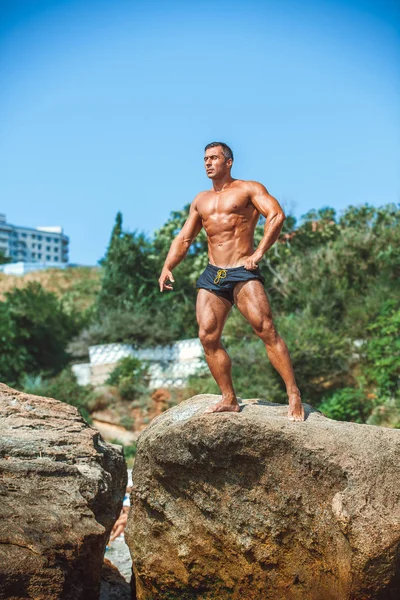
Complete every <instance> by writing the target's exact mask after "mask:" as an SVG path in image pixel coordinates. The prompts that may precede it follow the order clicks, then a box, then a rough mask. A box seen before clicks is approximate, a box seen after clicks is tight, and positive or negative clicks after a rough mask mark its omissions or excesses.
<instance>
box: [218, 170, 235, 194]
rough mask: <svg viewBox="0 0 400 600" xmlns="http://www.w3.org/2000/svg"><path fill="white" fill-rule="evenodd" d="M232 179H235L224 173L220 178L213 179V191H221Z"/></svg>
mask: <svg viewBox="0 0 400 600" xmlns="http://www.w3.org/2000/svg"><path fill="white" fill-rule="evenodd" d="M232 181H235V180H234V179H233V177H231V175H230V174H229V175H224V177H221V178H220V179H213V188H214V192H222V191H223V190H225V189H226V188H228V187H229V186H230V184H231V183H232Z"/></svg>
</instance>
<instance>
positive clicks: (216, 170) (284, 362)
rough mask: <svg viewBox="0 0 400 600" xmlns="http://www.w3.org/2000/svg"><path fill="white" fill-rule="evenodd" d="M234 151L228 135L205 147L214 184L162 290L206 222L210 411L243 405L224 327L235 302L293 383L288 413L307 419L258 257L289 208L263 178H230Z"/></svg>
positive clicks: (202, 310)
mask: <svg viewBox="0 0 400 600" xmlns="http://www.w3.org/2000/svg"><path fill="white" fill-rule="evenodd" d="M232 163H233V154H232V150H231V149H230V148H229V146H227V145H226V144H224V143H222V142H213V143H211V144H208V145H207V146H206V148H205V156H204V164H205V169H206V173H207V177H209V178H210V179H211V180H212V182H213V188H212V189H211V190H207V191H205V192H200V194H198V195H197V196H196V198H195V199H194V201H193V202H192V205H191V207H190V212H189V217H188V219H187V221H186V223H185V224H184V226H183V228H182V230H181V231H180V233H179V234H178V235H177V236H176V238H175V239H174V241H173V242H172V244H171V248H170V250H169V252H168V255H167V258H166V260H165V263H164V267H163V269H162V272H161V275H160V278H159V284H160V291H161V292H163V291H164V290H172V289H173V287H172V285H171V283H169V282H172V283H173V282H174V278H173V275H172V270H173V269H174V268H175V267H176V266H177V265H178V264H179V263H180V262H181V261H182V260H183V259H184V258H185V256H186V254H187V251H188V250H189V247H190V245H191V243H192V242H193V240H194V239H195V237H196V236H197V235H198V233H199V232H200V230H201V228H202V227H204V229H205V231H206V234H207V240H208V257H209V261H210V262H209V264H208V266H207V268H206V270H205V271H204V273H202V275H201V276H200V278H199V279H198V280H197V284H196V286H197V288H198V289H199V291H198V296H197V305H196V316H197V322H198V324H199V337H200V341H201V343H202V345H203V348H204V352H205V355H206V360H207V364H208V366H209V369H210V371H211V373H212V375H213V377H214V379H215V381H216V382H217V385H218V387H219V389H220V390H221V394H222V400H221V401H220V402H218V403H217V404H215V405H214V406H212V407H210V408H208V409H206V411H205V412H226V411H228V412H239V410H240V408H239V404H238V401H237V399H236V394H235V390H234V388H233V383H232V376H231V360H230V358H229V356H228V354H227V352H226V350H225V349H224V347H223V346H222V343H221V335H222V330H223V327H224V324H225V321H226V319H227V316H228V314H229V311H230V309H231V307H232V305H233V304H236V306H237V308H238V309H239V311H240V312H241V313H242V315H243V316H244V317H245V319H247V321H248V322H249V323H250V325H251V326H252V328H253V330H254V331H255V333H256V334H257V335H258V336H259V337H260V338H261V339H262V341H263V342H264V344H265V347H266V350H267V354H268V358H269V360H270V361H271V363H272V365H273V366H274V367H275V369H276V370H277V371H278V373H279V374H280V376H281V377H282V379H283V381H284V382H285V385H286V390H287V394H288V399H289V410H288V418H289V420H291V421H304V409H303V405H302V403H301V397H300V391H299V388H298V387H297V384H296V379H295V376H294V372H293V368H292V364H291V361H290V356H289V351H288V349H287V346H286V344H285V342H284V341H283V339H282V338H281V337H280V336H279V334H278V332H277V330H276V329H275V325H274V322H273V320H272V312H271V307H270V304H269V301H268V298H267V295H266V293H265V290H264V287H263V281H264V278H263V276H262V275H261V273H260V271H259V268H258V262H259V261H260V260H261V258H262V256H263V255H264V254H265V252H267V250H269V248H271V246H272V245H273V244H274V242H275V241H276V240H277V239H278V237H279V233H280V231H281V228H282V224H283V221H284V220H285V215H284V213H283V210H282V208H281V207H280V205H279V203H278V201H277V200H276V199H275V198H274V197H273V196H271V195H270V194H269V193H268V192H267V190H266V189H265V187H264V186H263V185H262V184H261V183H257V182H256V181H242V180H241V179H233V178H232V177H231V168H232ZM260 214H262V215H263V216H264V217H265V219H266V221H265V227H264V235H263V237H262V240H261V242H260V243H259V245H258V247H257V248H256V250H254V230H255V227H256V225H257V222H258V219H259V216H260Z"/></svg>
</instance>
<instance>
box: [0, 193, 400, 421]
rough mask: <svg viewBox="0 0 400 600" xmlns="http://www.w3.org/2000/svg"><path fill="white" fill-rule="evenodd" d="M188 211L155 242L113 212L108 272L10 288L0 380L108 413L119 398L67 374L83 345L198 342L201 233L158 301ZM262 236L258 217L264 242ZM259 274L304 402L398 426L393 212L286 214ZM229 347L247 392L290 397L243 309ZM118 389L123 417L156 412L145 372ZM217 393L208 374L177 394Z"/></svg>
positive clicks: (121, 377) (240, 387)
mask: <svg viewBox="0 0 400 600" xmlns="http://www.w3.org/2000/svg"><path fill="white" fill-rule="evenodd" d="M187 214H188V207H185V208H184V209H183V210H181V211H177V212H173V213H172V214H171V216H170V218H169V219H168V221H167V222H166V223H165V224H164V226H163V227H162V228H161V229H160V230H158V231H156V232H155V234H154V236H153V237H151V238H149V237H146V236H145V235H144V234H143V233H140V232H133V233H131V232H128V231H126V230H124V228H123V222H122V215H121V214H120V213H118V215H117V218H116V221H115V225H114V227H113V230H112V234H111V239H110V244H109V247H108V250H107V253H106V256H105V258H104V260H103V261H102V268H101V270H99V269H92V270H91V269H80V270H79V269H70V270H67V271H60V272H57V271H48V272H46V273H38V274H35V275H29V276H26V277H25V278H23V279H22V280H20V279H18V278H16V279H15V278H14V281H15V283H16V284H17V285H18V286H19V287H17V288H16V287H12V285H10V282H11V280H8V283H7V285H9V286H10V287H9V288H8V289H9V291H8V292H7V291H6V290H5V289H4V288H3V293H4V300H3V301H2V302H0V340H1V342H2V353H1V354H0V379H2V380H3V381H5V382H6V383H14V384H15V385H17V386H19V387H22V388H24V389H26V390H27V391H31V392H32V393H39V394H42V395H52V396H54V397H57V398H59V399H62V400H63V399H64V400H65V401H68V402H72V403H75V404H76V405H78V406H79V407H80V408H81V410H83V411H84V410H89V411H90V410H96V409H99V407H101V408H102V409H104V408H106V407H107V406H109V404H110V403H111V404H112V402H113V400H112V397H113V394H111V396H110V394H109V395H108V396H107V392H104V391H101V392H99V391H98V390H92V389H90V388H87V389H83V388H79V386H77V384H76V381H75V380H74V378H73V376H72V374H71V372H70V371H69V369H68V366H69V363H71V362H76V361H80V360H83V361H85V360H87V350H88V346H89V345H91V344H102V343H113V342H123V343H129V344H133V345H135V346H136V347H141V346H151V345H154V344H164V343H169V342H171V341H173V340H178V339H185V338H190V337H193V336H196V335H197V324H196V318H195V303H196V287H195V283H196V279H197V278H198V277H199V275H200V273H201V272H202V270H203V269H204V268H205V266H206V264H207V261H208V258H207V244H206V238H205V234H204V232H201V233H200V234H199V236H198V237H197V238H196V240H195V242H194V243H193V244H192V246H191V248H190V249H189V252H188V254H187V256H186V258H185V260H184V261H183V262H182V263H181V264H180V265H179V266H178V267H177V268H176V269H175V270H174V277H175V284H174V291H173V292H170V293H163V294H160V292H159V288H158V284H157V280H158V276H159V273H160V271H161V268H162V264H163V262H164V259H165V256H166V254H167V252H168V249H169V246H170V244H171V242H172V240H173V238H174V237H175V235H176V234H177V233H178V231H179V230H180V228H181V227H182V225H183V223H184V221H185V219H186V217H187ZM262 234H263V222H262V219H260V223H259V224H258V226H257V229H256V242H257V241H258V240H259V239H260V238H261V236H262ZM260 267H261V270H262V272H263V273H264V275H265V277H266V282H265V288H266V290H267V293H268V295H269V298H270V300H271V305H272V310H273V313H274V318H275V322H276V324H277V327H278V330H279V332H280V334H281V335H282V337H283V338H284V339H285V341H286V343H287V345H288V347H289V351H290V354H291V358H292V362H293V366H294V369H295V373H296V378H297V381H298V384H299V387H300V390H301V391H302V395H303V400H304V401H305V402H308V403H310V404H312V405H314V406H316V407H318V408H319V409H320V410H321V411H323V412H324V413H325V414H326V415H327V416H329V417H331V418H334V419H338V420H350V421H356V422H359V423H365V422H367V423H371V424H377V425H378V424H379V425H385V426H391V427H400V210H399V206H397V205H393V204H392V205H386V206H382V207H379V208H376V207H371V206H369V205H361V206H349V207H348V208H347V209H346V210H345V211H344V212H343V213H342V214H341V215H337V214H336V212H335V210H334V209H333V208H329V207H328V208H324V209H320V210H318V211H315V210H312V211H309V212H308V213H307V214H306V215H304V216H303V217H302V219H301V220H300V222H299V223H297V222H296V219H294V218H293V217H291V216H289V217H288V218H287V219H286V221H285V223H284V228H283V230H282V234H281V236H280V239H279V240H278V242H277V243H276V244H275V245H274V246H273V247H272V248H271V249H270V250H269V251H268V252H267V253H266V255H265V256H264V257H263V259H262V261H260ZM31 278H33V280H31ZM2 280H3V281H4V278H2ZM21 286H23V287H21ZM1 289H2V288H1V287H0V290H1ZM223 341H224V344H225V346H226V347H227V350H228V351H229V353H230V355H231V357H232V360H233V377H234V383H235V388H236V392H237V394H238V395H239V396H241V397H244V398H246V397H247V398H249V397H260V398H266V399H268V400H273V401H275V402H286V391H285V387H284V385H283V382H282V380H281V379H280V377H279V375H278V374H277V373H276V371H275V370H274V369H273V368H272V366H271V365H270V364H269V362H268V360H267V357H266V353H265V348H264V345H263V344H262V342H261V341H260V340H259V339H258V338H257V337H256V336H255V334H254V333H253V331H252V330H251V328H250V326H249V325H248V323H247V322H246V321H245V320H244V318H243V317H242V316H241V314H240V313H239V312H238V310H237V309H236V308H234V309H233V310H232V312H231V315H230V317H229V318H228V321H227V323H226V327H225V330H224V338H223ZM110 386H111V387H113V389H114V390H117V391H116V394H117V396H118V402H122V403H125V404H124V406H125V408H126V411H125V413H124V418H125V421H126V422H128V421H129V422H130V423H131V424H132V419H134V418H135V413H134V410H136V409H138V407H141V410H142V409H143V411H146V410H147V409H148V406H149V403H150V404H151V400H150V398H151V394H152V390H149V389H148V387H147V379H146V370H145V365H144V366H143V368H142V366H141V365H137V364H136V363H135V364H131V363H130V362H129V361H128V362H125V363H123V364H122V365H120V366H119V367H117V372H116V373H115V374H114V376H112V377H111V378H110ZM217 391H218V390H217V388H216V386H215V383H214V382H213V380H212V378H211V376H210V374H209V372H208V370H207V368H205V369H204V372H203V373H200V374H198V375H197V376H196V377H192V378H191V379H190V381H189V384H188V387H187V389H186V390H185V391H184V393H183V394H181V395H180V396H179V397H180V398H181V397H184V396H185V395H186V397H188V396H189V395H192V394H195V393H206V392H217ZM103 392H104V393H103ZM163 394H164V396H163V397H165V398H168V400H167V401H166V402H164V405H165V406H166V405H167V404H168V402H170V401H174V398H175V399H176V398H177V396H176V392H175V391H174V390H166V391H164V392H163ZM174 394H175V396H174ZM117 396H115V397H117ZM153 397H154V394H153ZM157 401H158V400H157Z"/></svg>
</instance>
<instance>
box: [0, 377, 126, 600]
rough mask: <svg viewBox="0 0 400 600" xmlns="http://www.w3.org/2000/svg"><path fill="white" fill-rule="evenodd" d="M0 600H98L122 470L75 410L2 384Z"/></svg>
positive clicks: (115, 452) (112, 450)
mask: <svg viewBox="0 0 400 600" xmlns="http://www.w3.org/2000/svg"><path fill="white" fill-rule="evenodd" d="M0 432H1V433H0V599H1V600H3V599H6V598H7V599H8V600H20V599H21V600H22V598H23V599H27V598H32V599H34V600H98V597H99V590H100V572H101V568H102V564H103V555H104V549H105V545H106V542H107V539H108V536H109V533H110V531H111V528H112V525H113V523H114V521H115V519H116V517H117V516H118V514H119V512H120V510H121V504H122V499H123V496H124V491H125V486H126V466H125V461H124V458H123V455H122V451H121V449H120V448H119V447H118V446H112V445H111V444H106V443H105V442H104V441H103V440H102V439H101V437H100V434H99V433H98V432H97V431H96V430H95V429H92V428H91V427H89V426H88V425H87V424H86V423H85V422H84V420H83V419H82V418H81V416H80V415H79V412H78V411H77V409H76V408H74V407H72V406H69V405H68V404H64V403H62V402H59V401H57V400H53V399H51V398H40V397H37V396H32V395H28V394H23V393H21V392H17V391H16V390H12V389H10V388H8V387H7V386H5V385H3V384H0Z"/></svg>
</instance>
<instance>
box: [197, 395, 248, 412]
mask: <svg viewBox="0 0 400 600" xmlns="http://www.w3.org/2000/svg"><path fill="white" fill-rule="evenodd" d="M239 411H240V406H239V404H238V401H237V400H236V398H235V399H234V400H225V399H224V398H223V399H222V400H220V401H219V402H217V404H214V405H213V406H209V407H208V408H206V410H205V411H204V412H205V413H215V412H239Z"/></svg>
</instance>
